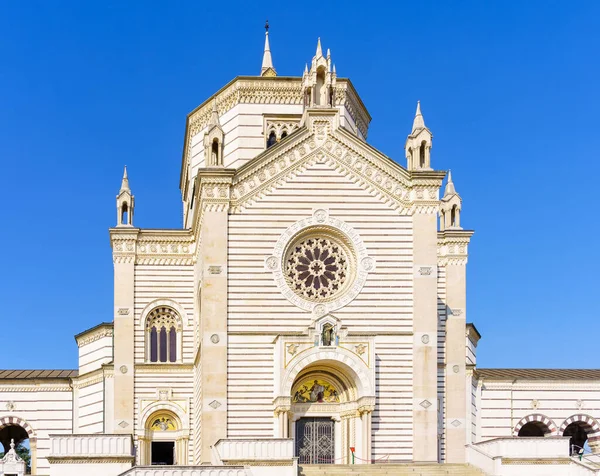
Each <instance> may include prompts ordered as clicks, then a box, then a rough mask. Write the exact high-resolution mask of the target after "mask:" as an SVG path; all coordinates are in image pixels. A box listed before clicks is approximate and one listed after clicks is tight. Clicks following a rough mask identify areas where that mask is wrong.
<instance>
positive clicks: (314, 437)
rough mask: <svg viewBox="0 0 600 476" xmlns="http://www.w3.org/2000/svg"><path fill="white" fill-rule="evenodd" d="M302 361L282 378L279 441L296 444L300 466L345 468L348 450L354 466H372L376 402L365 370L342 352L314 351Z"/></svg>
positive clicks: (348, 457) (277, 400)
mask: <svg viewBox="0 0 600 476" xmlns="http://www.w3.org/2000/svg"><path fill="white" fill-rule="evenodd" d="M319 355H320V356H321V357H322V359H318V358H316V357H317V356H319ZM304 359H306V361H305V362H303V361H299V362H297V363H296V365H292V366H290V368H289V369H288V372H287V373H286V375H285V376H284V379H283V382H282V383H283V386H282V391H283V392H286V393H287V395H289V396H285V397H283V396H282V397H278V398H276V399H275V407H276V408H275V415H276V417H277V418H278V425H277V427H278V428H279V435H278V436H279V437H283V438H287V437H291V438H293V439H294V442H295V443H294V445H295V452H296V456H297V457H298V458H299V463H300V464H347V463H350V462H351V460H352V450H351V448H352V449H354V451H355V455H356V462H357V463H368V462H370V459H371V414H372V412H373V410H374V407H375V398H374V396H372V384H371V381H370V379H369V378H368V376H367V368H366V366H365V367H364V368H363V366H364V363H361V362H362V361H360V362H359V361H357V360H356V359H354V357H350V354H349V353H348V355H346V350H345V349H342V348H337V350H336V351H335V352H331V351H330V350H323V349H319V348H315V350H313V351H309V352H307V355H306V356H305V357H304ZM304 359H302V360H304Z"/></svg>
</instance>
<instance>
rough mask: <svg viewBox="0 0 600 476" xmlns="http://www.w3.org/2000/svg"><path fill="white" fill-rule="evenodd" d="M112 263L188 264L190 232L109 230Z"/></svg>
mask: <svg viewBox="0 0 600 476" xmlns="http://www.w3.org/2000/svg"><path fill="white" fill-rule="evenodd" d="M110 238H111V246H112V249H113V262H114V263H135V264H148V265H165V266H170V265H191V264H193V256H194V240H193V235H192V234H191V233H190V232H189V231H188V230H140V229H136V231H135V233H132V232H131V230H124V231H123V230H121V229H118V228H112V229H111V230H110Z"/></svg>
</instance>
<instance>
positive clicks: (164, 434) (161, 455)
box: [144, 410, 183, 466]
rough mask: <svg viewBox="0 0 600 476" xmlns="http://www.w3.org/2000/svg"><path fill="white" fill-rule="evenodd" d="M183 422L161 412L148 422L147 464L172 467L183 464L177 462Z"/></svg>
mask: <svg viewBox="0 0 600 476" xmlns="http://www.w3.org/2000/svg"><path fill="white" fill-rule="evenodd" d="M180 430H181V422H180V421H179V418H177V416H176V415H175V414H174V413H172V412H170V411H168V410H160V411H158V412H156V413H153V414H152V415H151V416H150V417H149V418H148V420H147V421H146V436H147V440H148V441H149V445H148V448H147V449H148V451H147V455H146V461H145V462H144V463H145V464H149V465H152V466H172V465H175V464H182V463H183V461H182V462H178V461H177V459H178V458H177V455H178V454H181V449H179V450H180V451H177V450H178V448H177V442H178V439H179V438H178V436H179V433H180Z"/></svg>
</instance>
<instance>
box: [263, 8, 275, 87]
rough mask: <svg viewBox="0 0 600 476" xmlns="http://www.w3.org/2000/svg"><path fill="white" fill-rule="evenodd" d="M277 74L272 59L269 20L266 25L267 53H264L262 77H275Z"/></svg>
mask: <svg viewBox="0 0 600 476" xmlns="http://www.w3.org/2000/svg"><path fill="white" fill-rule="evenodd" d="M276 74H277V73H276V72H275V67H274V66H273V58H271V47H270V46H269V20H267V23H265V51H264V53H263V60H262V68H261V69H260V75H261V76H266V75H269V76H275V75H276Z"/></svg>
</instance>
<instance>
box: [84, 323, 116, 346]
mask: <svg viewBox="0 0 600 476" xmlns="http://www.w3.org/2000/svg"><path fill="white" fill-rule="evenodd" d="M113 333H114V331H113V325H112V324H111V323H105V324H101V325H100V326H96V327H94V328H92V329H90V330H89V331H87V332H82V333H81V334H79V335H77V336H76V337H75V340H76V342H77V346H78V347H83V346H85V345H88V344H91V343H92V342H96V341H97V340H100V339H102V338H103V337H112V336H113Z"/></svg>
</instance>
